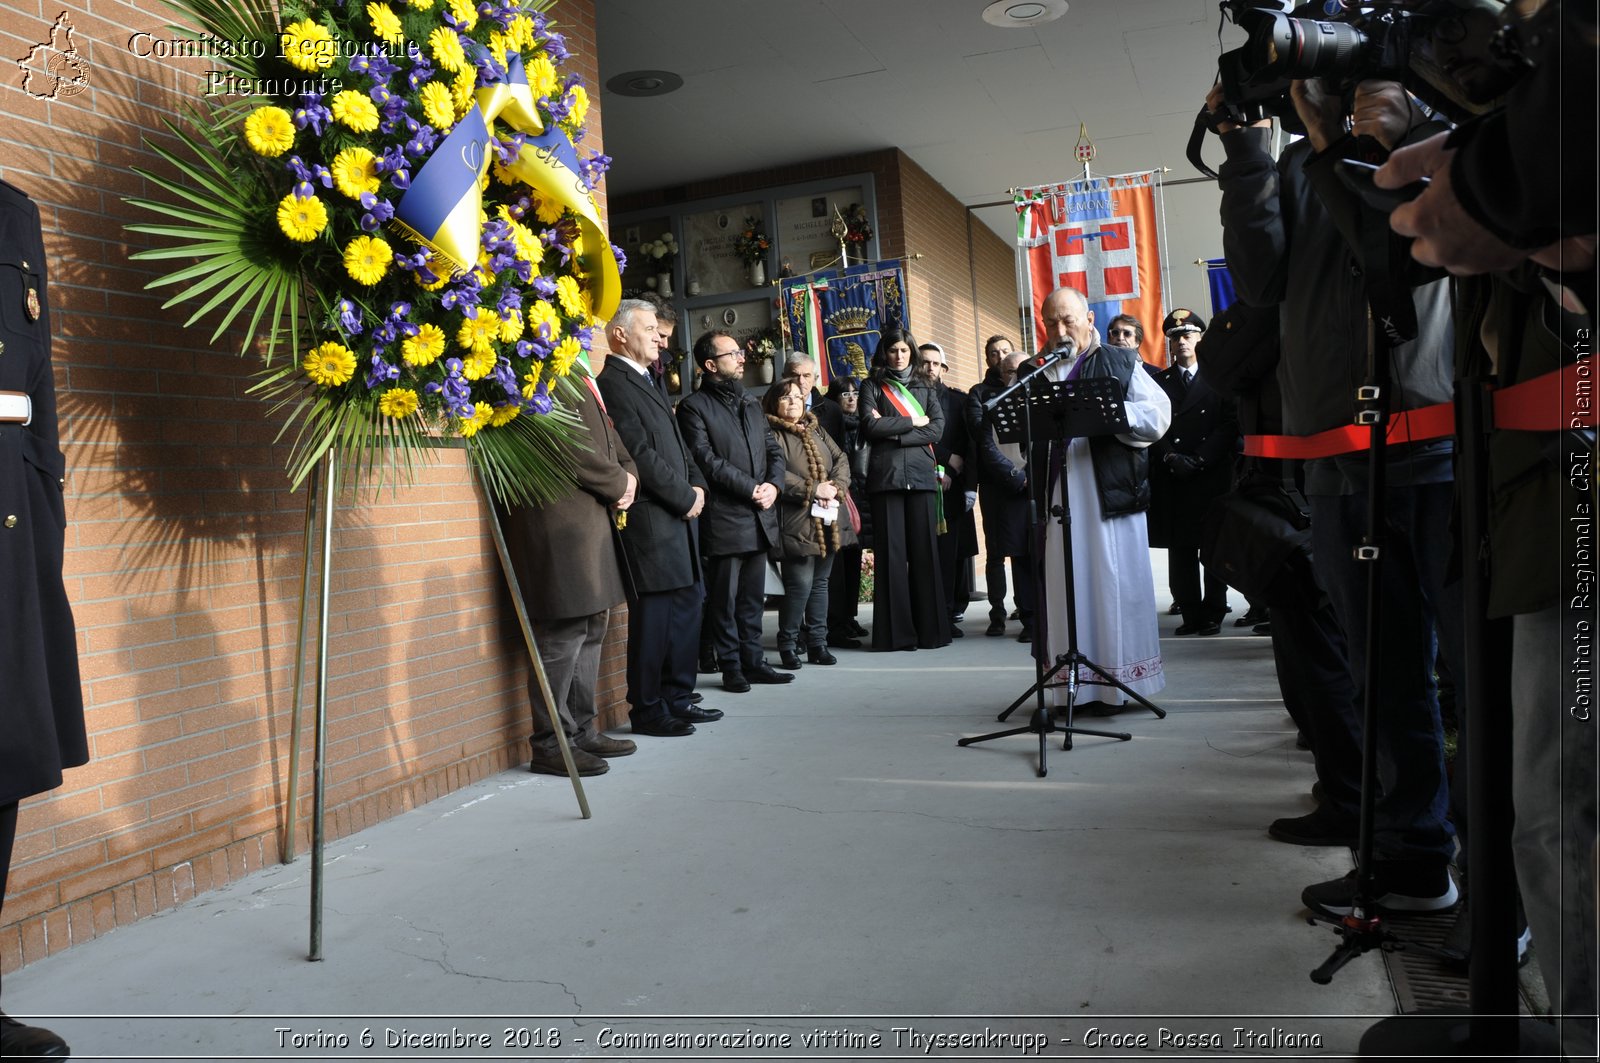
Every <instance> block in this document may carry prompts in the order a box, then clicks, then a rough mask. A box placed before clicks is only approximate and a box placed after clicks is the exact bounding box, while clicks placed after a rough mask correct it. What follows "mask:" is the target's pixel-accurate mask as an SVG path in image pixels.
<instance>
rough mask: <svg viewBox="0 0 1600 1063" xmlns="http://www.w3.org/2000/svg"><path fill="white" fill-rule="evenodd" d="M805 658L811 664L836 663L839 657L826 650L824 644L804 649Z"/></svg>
mask: <svg viewBox="0 0 1600 1063" xmlns="http://www.w3.org/2000/svg"><path fill="white" fill-rule="evenodd" d="M806 660H808V661H810V662H811V663H812V664H838V663H839V658H837V657H835V656H834V655H833V654H831V653H829V652H828V649H827V647H825V646H813V647H811V649H809V650H807V651H806Z"/></svg>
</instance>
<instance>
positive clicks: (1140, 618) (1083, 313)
mask: <svg viewBox="0 0 1600 1063" xmlns="http://www.w3.org/2000/svg"><path fill="white" fill-rule="evenodd" d="M1040 316H1041V318H1042V321H1043V325H1044V329H1045V332H1046V334H1047V337H1048V341H1047V342H1048V346H1049V349H1051V350H1054V349H1058V348H1060V347H1062V346H1064V345H1066V344H1067V343H1069V342H1070V344H1071V346H1072V348H1073V353H1072V355H1071V357H1069V358H1067V359H1064V360H1062V361H1060V362H1057V363H1056V364H1055V365H1054V366H1052V367H1050V368H1049V369H1047V370H1045V372H1046V373H1048V374H1049V375H1050V376H1051V377H1053V378H1054V379H1057V380H1067V379H1071V378H1090V377H1115V378H1116V379H1118V380H1120V381H1121V382H1122V385H1123V394H1124V397H1125V399H1126V403H1125V408H1126V410H1127V413H1128V425H1129V431H1128V433H1127V434H1125V435H1116V436H1101V437H1099V438H1098V439H1097V440H1091V439H1074V440H1072V442H1071V444H1070V445H1069V447H1068V448H1067V454H1066V459H1065V465H1064V469H1063V471H1062V472H1061V473H1060V474H1059V475H1058V476H1057V478H1056V482H1055V483H1053V484H1052V485H1051V489H1050V495H1051V500H1052V503H1054V502H1055V501H1056V500H1058V499H1059V498H1060V490H1061V485H1062V481H1064V482H1065V485H1066V489H1067V501H1068V503H1069V505H1070V507H1071V513H1072V556H1073V574H1074V576H1075V579H1076V595H1075V597H1076V600H1077V612H1078V617H1077V619H1078V647H1077V648H1078V652H1079V653H1082V654H1083V655H1084V656H1085V657H1087V658H1089V660H1091V661H1093V662H1094V663H1095V664H1097V665H1099V666H1100V667H1101V668H1103V669H1104V670H1105V671H1106V672H1108V673H1110V675H1112V676H1113V677H1114V678H1115V679H1116V680H1117V681H1118V682H1120V683H1123V684H1125V685H1126V686H1127V687H1128V688H1129V689H1130V690H1132V691H1134V692H1135V693H1137V694H1139V695H1141V696H1143V697H1150V696H1151V695H1153V694H1155V693H1157V692H1158V691H1160V690H1161V688H1162V687H1164V686H1165V685H1166V678H1165V676H1164V675H1163V674H1162V670H1161V636H1160V629H1159V628H1158V626H1157V622H1156V616H1157V614H1156V590H1155V581H1154V578H1153V577H1152V575H1151V572H1150V543H1149V536H1148V533H1147V532H1146V528H1145V516H1144V510H1145V509H1147V508H1148V507H1149V504H1150V482H1149V463H1148V457H1147V454H1146V452H1145V448H1147V447H1149V446H1150V444H1151V443H1154V442H1155V441H1156V440H1158V439H1160V438H1161V437H1162V436H1163V435H1164V434H1165V433H1166V431H1167V426H1168V425H1169V424H1170V423H1171V421H1172V404H1171V402H1170V400H1168V398H1167V395H1166V393H1165V392H1163V391H1162V390H1161V388H1160V387H1159V386H1157V385H1156V383H1155V382H1154V381H1153V380H1152V379H1151V377H1150V375H1149V374H1148V373H1146V372H1145V371H1144V369H1143V367H1142V366H1141V365H1140V360H1139V355H1138V352H1136V351H1133V350H1130V349H1128V348H1125V347H1111V346H1107V345H1103V344H1101V342H1100V337H1099V334H1098V333H1097V332H1096V331H1095V327H1094V311H1092V310H1090V309H1089V305H1088V301H1087V300H1086V299H1085V298H1084V296H1083V293H1081V292H1078V291H1076V290H1074V289H1072V288H1058V289H1056V290H1055V291H1053V292H1051V293H1050V295H1049V296H1048V297H1046V299H1045V301H1044V304H1043V306H1042V307H1041V308H1040ZM1031 476H1032V473H1031V472H1030V477H1031ZM1061 530H1062V529H1061V525H1060V524H1059V523H1058V522H1057V521H1055V520H1051V521H1050V522H1049V523H1048V525H1047V530H1046V538H1045V548H1044V559H1045V600H1046V607H1045V610H1044V612H1045V617H1046V631H1045V639H1044V640H1043V641H1042V643H1039V644H1036V646H1035V652H1038V651H1039V650H1040V649H1043V651H1044V652H1046V653H1047V654H1048V656H1047V657H1046V658H1045V662H1046V664H1047V665H1049V664H1053V663H1054V662H1055V660H1056V657H1057V655H1059V654H1062V653H1065V652H1066V651H1067V649H1068V645H1067V609H1066V586H1067V584H1066V575H1065V573H1064V571H1063V569H1062V557H1061ZM1066 678H1067V677H1066V674H1065V672H1064V671H1063V672H1061V673H1057V675H1056V679H1057V681H1058V682H1060V683H1061V685H1060V686H1057V687H1055V688H1054V698H1055V703H1056V705H1057V706H1058V707H1065V706H1066V705H1067V704H1068V700H1069V696H1070V695H1069V692H1068V688H1067V686H1066V683H1065V681H1066ZM1078 682H1079V688H1078V695H1077V699H1076V712H1077V713H1078V714H1082V715H1090V716H1094V715H1101V716H1104V715H1110V714H1112V713H1114V712H1117V711H1118V710H1119V709H1120V708H1121V707H1122V706H1123V705H1124V703H1126V702H1128V701H1129V700H1130V699H1129V698H1128V696H1127V695H1126V694H1125V693H1123V691H1121V690H1119V689H1118V688H1117V687H1115V686H1112V685H1110V684H1109V683H1107V682H1106V681H1105V680H1104V679H1102V678H1101V677H1100V676H1099V675H1097V674H1096V673H1095V672H1093V671H1091V670H1090V669H1089V668H1087V667H1085V666H1082V665H1080V666H1079V668H1078Z"/></svg>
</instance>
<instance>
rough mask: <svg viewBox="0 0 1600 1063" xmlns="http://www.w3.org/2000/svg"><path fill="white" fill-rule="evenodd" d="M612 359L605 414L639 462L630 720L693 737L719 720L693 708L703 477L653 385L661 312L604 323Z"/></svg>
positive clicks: (627, 304) (630, 556)
mask: <svg viewBox="0 0 1600 1063" xmlns="http://www.w3.org/2000/svg"><path fill="white" fill-rule="evenodd" d="M606 339H607V340H608V341H609V342H610V344H611V349H612V352H613V353H612V355H611V357H610V358H608V359H606V367H605V369H603V370H602V371H601V373H600V378H599V381H598V384H599V388H600V394H601V396H602V397H604V399H605V402H606V412H607V413H608V414H609V415H610V417H611V420H612V423H613V424H614V425H615V426H616V429H617V436H618V438H620V439H621V440H622V445H623V446H624V447H625V448H626V449H627V451H628V453H629V454H631V455H632V456H633V460H634V463H635V465H636V467H637V468H636V471H637V473H638V477H639V486H638V493H637V496H636V497H635V499H634V502H633V505H632V506H630V507H629V509H628V521H627V524H626V526H625V527H624V528H623V530H622V554H623V560H624V562H625V563H626V564H627V566H628V579H629V580H630V581H631V584H632V592H633V597H632V598H631V599H630V600H629V602H628V705H629V706H630V708H629V712H628V717H629V719H630V720H632V722H633V732H634V733H635V734H646V735H658V736H663V737H673V736H678V735H687V734H693V733H694V723H695V722H696V721H709V720H717V719H721V717H722V712H721V711H720V710H718V709H706V708H702V707H700V706H699V705H697V704H695V702H696V701H697V700H698V695H696V694H695V692H694V683H695V659H694V658H695V639H696V633H697V632H699V630H700V598H701V592H700V559H699V547H698V544H697V541H696V539H697V534H698V532H697V528H696V526H695V520H696V518H697V517H699V516H700V511H701V510H702V509H704V508H705V504H706V489H705V477H703V476H702V475H700V469H699V468H698V467H697V466H696V465H695V463H694V460H693V459H692V458H691V457H690V456H689V448H688V447H687V446H685V445H684V442H683V436H682V435H680V434H679V432H678V423H677V421H676V420H675V419H674V418H673V416H672V407H671V406H669V405H668V404H667V398H666V396H665V395H663V394H662V393H661V392H660V391H659V390H658V389H657V388H656V387H655V385H654V384H653V383H652V382H651V380H650V376H649V374H650V363H651V362H653V361H655V360H656V359H658V358H659V357H660V353H661V352H660V347H659V346H658V344H657V341H656V315H655V310H654V308H652V307H651V305H650V304H649V303H647V302H645V301H643V300H642V299H624V300H623V301H622V302H621V303H619V304H618V305H617V312H616V314H615V315H613V317H612V318H611V323H610V324H609V325H607V327H606Z"/></svg>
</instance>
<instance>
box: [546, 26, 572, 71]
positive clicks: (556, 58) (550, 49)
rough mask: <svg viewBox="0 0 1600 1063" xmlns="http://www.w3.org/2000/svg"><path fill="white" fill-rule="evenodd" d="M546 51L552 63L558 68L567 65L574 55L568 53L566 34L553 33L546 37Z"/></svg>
mask: <svg viewBox="0 0 1600 1063" xmlns="http://www.w3.org/2000/svg"><path fill="white" fill-rule="evenodd" d="M544 50H545V53H546V54H547V55H549V56H550V61H551V62H552V63H554V64H556V65H557V66H560V65H561V64H562V63H565V62H566V61H567V59H568V58H569V57H570V56H571V55H572V53H571V52H569V51H567V38H566V35H565V34H561V33H551V34H547V35H546V37H545V45H544Z"/></svg>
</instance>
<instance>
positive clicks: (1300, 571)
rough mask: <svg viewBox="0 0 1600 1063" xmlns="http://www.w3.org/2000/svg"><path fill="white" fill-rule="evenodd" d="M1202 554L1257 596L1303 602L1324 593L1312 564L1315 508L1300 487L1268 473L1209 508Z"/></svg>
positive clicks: (1209, 565) (1272, 601)
mask: <svg viewBox="0 0 1600 1063" xmlns="http://www.w3.org/2000/svg"><path fill="white" fill-rule="evenodd" d="M1200 560H1201V562H1203V563H1204V564H1205V566H1206V570H1207V571H1210V572H1216V573H1218V574H1219V575H1221V576H1222V578H1223V579H1224V580H1225V581H1226V582H1227V584H1228V586H1230V587H1232V588H1234V589H1235V590H1237V591H1238V592H1239V593H1241V594H1243V595H1244V596H1245V597H1247V598H1249V599H1250V601H1251V602H1253V603H1256V604H1259V605H1266V606H1269V607H1270V606H1274V605H1299V606H1304V605H1307V604H1309V603H1312V602H1315V601H1316V600H1317V599H1318V598H1319V597H1320V596H1321V594H1322V589H1321V587H1320V586H1319V585H1318V583H1317V577H1316V573H1315V571H1314V570H1313V569H1312V567H1311V513H1310V509H1309V508H1308V507H1307V505H1306V502H1305V499H1304V498H1303V497H1302V496H1301V495H1300V492H1298V491H1295V490H1292V489H1289V488H1286V487H1284V486H1283V484H1281V483H1279V482H1278V481H1277V480H1274V479H1270V478H1267V477H1262V476H1255V477H1250V478H1248V479H1246V480H1243V481H1241V482H1240V484H1239V485H1238V486H1237V487H1235V488H1234V489H1233V490H1232V491H1229V492H1228V493H1227V494H1225V495H1219V496H1218V497H1217V498H1216V499H1215V500H1214V501H1213V502H1212V503H1211V506H1210V508H1208V509H1207V510H1206V515H1205V520H1204V522H1203V524H1202V526H1201V530H1200Z"/></svg>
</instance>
